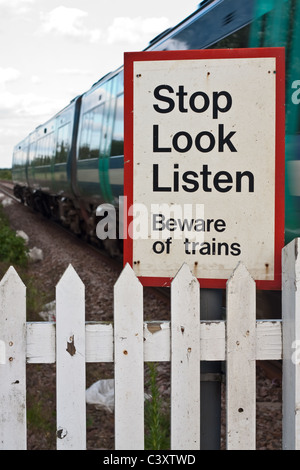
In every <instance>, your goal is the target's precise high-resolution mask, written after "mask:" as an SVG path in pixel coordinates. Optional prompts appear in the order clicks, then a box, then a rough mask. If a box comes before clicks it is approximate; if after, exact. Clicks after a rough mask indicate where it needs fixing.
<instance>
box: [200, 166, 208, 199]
mask: <svg viewBox="0 0 300 470" xmlns="http://www.w3.org/2000/svg"><path fill="white" fill-rule="evenodd" d="M202 168H203V170H202V171H200V175H203V182H202V183H203V184H202V187H203V191H205V192H206V193H209V192H211V188H209V187H208V176H209V175H211V171H208V165H203V167H202Z"/></svg>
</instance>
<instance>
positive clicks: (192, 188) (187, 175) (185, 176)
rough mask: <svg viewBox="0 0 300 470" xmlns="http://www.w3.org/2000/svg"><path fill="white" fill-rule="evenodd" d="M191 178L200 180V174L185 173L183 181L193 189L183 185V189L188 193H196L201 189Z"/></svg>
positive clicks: (193, 172)
mask: <svg viewBox="0 0 300 470" xmlns="http://www.w3.org/2000/svg"><path fill="white" fill-rule="evenodd" d="M189 176H194V177H195V178H198V174H197V173H196V172H195V171H185V172H184V173H183V175H182V180H183V181H184V182H185V183H187V184H191V185H192V187H191V188H189V187H188V186H186V185H185V184H183V185H182V189H183V190H184V191H186V192H187V193H194V192H195V191H197V190H198V189H199V183H198V181H197V180H195V179H190V178H189Z"/></svg>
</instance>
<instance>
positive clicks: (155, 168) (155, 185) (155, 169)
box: [153, 163, 172, 192]
mask: <svg viewBox="0 0 300 470" xmlns="http://www.w3.org/2000/svg"><path fill="white" fill-rule="evenodd" d="M171 190H172V188H171V187H170V186H159V185H158V164H157V163H154V164H153V191H154V192H156V191H165V192H169V191H171Z"/></svg>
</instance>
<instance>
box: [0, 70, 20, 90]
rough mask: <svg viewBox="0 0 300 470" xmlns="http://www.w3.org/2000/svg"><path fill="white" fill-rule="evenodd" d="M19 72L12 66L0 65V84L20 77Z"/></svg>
mask: <svg viewBox="0 0 300 470" xmlns="http://www.w3.org/2000/svg"><path fill="white" fill-rule="evenodd" d="M20 75H21V73H20V71H19V70H17V69H15V68H13V67H6V68H3V67H0V85H2V86H3V85H5V84H6V83H8V82H11V81H13V80H17V79H18V78H19V77H20Z"/></svg>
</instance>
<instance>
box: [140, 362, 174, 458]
mask: <svg viewBox="0 0 300 470" xmlns="http://www.w3.org/2000/svg"><path fill="white" fill-rule="evenodd" d="M147 365H148V369H149V383H148V387H149V391H150V394H151V398H150V400H147V401H146V402H145V449H146V450H163V449H165V450H166V449H170V416H169V412H168V410H167V411H166V410H164V409H163V403H162V400H161V397H160V393H159V389H158V386H157V366H156V364H155V363H153V362H148V363H147Z"/></svg>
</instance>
